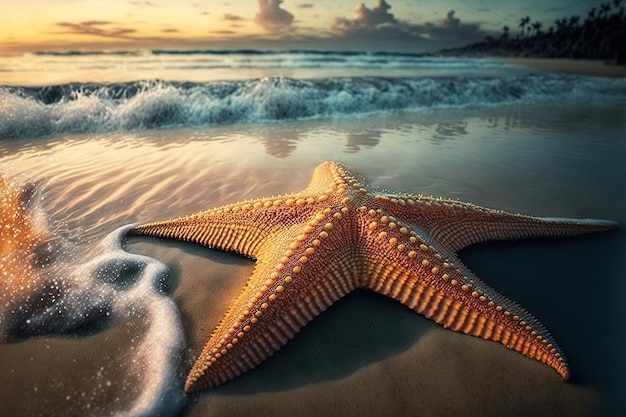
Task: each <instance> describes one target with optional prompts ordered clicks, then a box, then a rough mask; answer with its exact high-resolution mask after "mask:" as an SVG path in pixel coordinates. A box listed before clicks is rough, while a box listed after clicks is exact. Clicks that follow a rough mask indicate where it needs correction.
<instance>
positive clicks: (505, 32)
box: [501, 26, 510, 39]
mask: <svg viewBox="0 0 626 417" xmlns="http://www.w3.org/2000/svg"><path fill="white" fill-rule="evenodd" d="M509 30H510V29H509V27H508V26H504V27H503V28H502V32H503V33H502V36H501V38H502V39H509Z"/></svg>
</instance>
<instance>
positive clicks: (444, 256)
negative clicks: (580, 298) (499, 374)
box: [363, 213, 569, 379]
mask: <svg viewBox="0 0 626 417" xmlns="http://www.w3.org/2000/svg"><path fill="white" fill-rule="evenodd" d="M370 217H371V218H369V219H364V221H363V222H364V223H365V224H368V225H369V226H368V227H367V231H366V237H365V238H364V241H365V242H366V243H365V246H366V247H367V249H366V253H367V260H368V262H366V269H365V281H364V283H363V285H364V286H365V287H367V288H370V289H372V290H374V291H376V292H378V293H380V294H383V295H386V296H388V297H391V298H393V299H395V300H397V301H400V302H401V303H403V304H405V305H406V306H408V307H409V308H411V309H413V310H414V311H416V312H417V313H420V314H422V315H424V316H425V317H427V318H429V319H431V320H433V321H435V322H436V323H438V324H440V325H442V326H443V327H445V328H449V329H451V330H454V331H458V332H462V333H465V334H468V335H472V336H476V337H480V338H483V339H488V340H493V341H497V342H500V343H501V344H503V345H504V346H506V347H507V348H509V349H512V350H514V351H517V352H519V353H521V354H523V355H525V356H528V357H531V358H534V359H537V360H539V361H540V362H543V363H545V364H548V365H549V366H551V367H552V368H554V369H555V370H556V371H557V372H558V373H559V374H560V375H561V376H562V377H563V378H564V379H567V378H568V376H569V370H568V367H567V363H566V361H565V358H564V357H563V354H562V352H561V350H560V349H559V347H558V346H557V344H556V342H555V341H554V340H553V338H552V336H551V335H550V334H549V332H548V331H547V330H546V328H545V327H544V326H543V325H542V324H541V323H540V322H539V321H538V320H537V319H536V318H535V317H533V316H532V315H531V314H530V313H528V312H527V311H526V310H524V309H523V308H521V307H520V306H518V305H517V304H515V303H513V302H511V301H510V300H508V299H506V298H505V297H503V296H502V295H500V294H499V293H497V292H496V291H495V290H493V289H492V288H490V287H489V286H487V285H486V284H484V283H483V282H482V281H480V280H479V279H478V278H476V277H475V276H474V275H473V274H472V273H471V272H470V271H469V270H468V269H467V268H466V267H465V266H464V265H462V264H461V262H460V261H459V260H458V259H457V257H456V256H455V255H454V254H453V253H450V252H446V251H439V250H437V249H436V248H435V247H434V246H431V245H428V244H427V243H426V241H425V239H424V238H423V237H422V236H420V235H419V234H417V233H415V232H414V231H413V230H411V228H410V227H408V225H405V224H402V223H400V222H398V221H396V222H393V223H391V222H389V221H388V220H386V221H385V218H388V217H389V216H385V215H384V213H376V215H371V216H370ZM381 218H382V219H383V221H380V219H381ZM376 220H378V221H376Z"/></svg>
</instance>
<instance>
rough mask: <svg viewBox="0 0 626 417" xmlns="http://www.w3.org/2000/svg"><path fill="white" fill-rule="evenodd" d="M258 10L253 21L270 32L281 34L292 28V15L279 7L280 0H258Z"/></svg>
mask: <svg viewBox="0 0 626 417" xmlns="http://www.w3.org/2000/svg"><path fill="white" fill-rule="evenodd" d="M258 2H259V11H258V12H257V14H256V16H254V21H255V22H256V23H257V24H258V25H260V26H262V27H263V28H264V29H265V30H266V31H267V32H270V33H272V34H283V33H286V32H290V31H291V30H292V26H291V24H292V23H293V15H292V14H291V13H289V12H288V11H287V10H285V9H281V8H280V4H281V3H282V0H258Z"/></svg>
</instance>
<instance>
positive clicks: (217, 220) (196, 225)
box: [130, 194, 311, 259]
mask: <svg viewBox="0 0 626 417" xmlns="http://www.w3.org/2000/svg"><path fill="white" fill-rule="evenodd" d="M307 200H308V201H309V202H310V201H311V197H307V195H304V194H303V195H300V196H296V195H286V196H280V197H275V198H267V199H259V200H253V201H244V202H240V203H235V204H229V205H226V206H221V207H217V208H214V209H211V210H207V211H203V212H199V213H195V214H192V215H189V216H185V217H180V218H177V219H171V220H165V221H160V222H154V223H146V224H141V225H139V226H137V227H135V228H134V229H133V230H132V231H131V232H130V233H131V234H134V235H145V236H155V237H163V238H169V239H178V240H183V241H187V242H194V243H199V244H201V245H204V246H208V247H211V248H217V249H222V250H226V251H234V252H237V253H240V254H242V255H246V256H248V257H250V258H254V259H256V258H257V254H258V252H259V250H260V248H261V246H262V244H263V243H264V242H266V241H267V240H268V238H269V237H270V236H272V235H274V234H276V233H277V232H278V231H279V230H280V229H281V228H284V227H285V225H290V224H293V223H294V221H295V220H294V219H296V218H298V217H299V216H302V215H303V212H304V211H306V210H307V209H309V208H308V207H307Z"/></svg>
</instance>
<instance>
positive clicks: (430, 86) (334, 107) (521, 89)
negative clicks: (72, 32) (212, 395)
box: [0, 74, 626, 139]
mask: <svg viewBox="0 0 626 417" xmlns="http://www.w3.org/2000/svg"><path fill="white" fill-rule="evenodd" d="M625 94H626V80H623V79H599V78H592V77H580V76H567V75H557V74H530V75H525V76H514V77H511V76H509V77H471V76H466V77H422V78H385V77H359V78H350V77H344V78H325V79H316V80H297V79H292V78H285V77H274V78H260V79H251V80H244V81H217V82H206V83H191V82H165V81H137V82H127V83H117V84H98V83H72V84H64V85H53V86H44V87H8V86H5V87H0V139H10V138H25V137H41V136H49V135H61V134H66V133H83V132H110V131H128V130H141V129H151V128H161V127H185V126H213V125H225V124H235V123H259V122H260V123H264V122H275V121H283V120H301V119H314V118H323V117H337V116H339V117H341V116H360V115H364V114H369V113H380V112H396V111H419V110H425V109H432V108H446V107H452V108H454V107H468V106H493V105H502V104H518V103H519V104H532V103H541V102H563V101H568V102H569V101H583V102H587V101H593V100H607V99H610V98H611V97H614V98H619V97H624V95H625Z"/></svg>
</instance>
